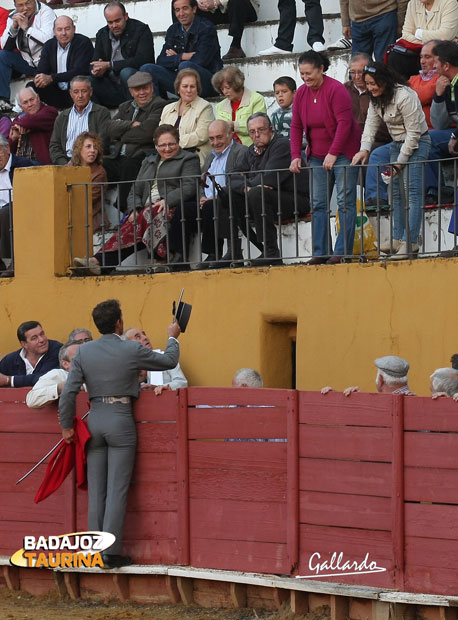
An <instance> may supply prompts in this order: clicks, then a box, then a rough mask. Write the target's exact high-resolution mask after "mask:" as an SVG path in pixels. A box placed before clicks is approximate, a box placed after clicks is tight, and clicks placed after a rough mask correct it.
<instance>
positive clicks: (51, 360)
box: [0, 321, 62, 387]
mask: <svg viewBox="0 0 458 620" xmlns="http://www.w3.org/2000/svg"><path fill="white" fill-rule="evenodd" d="M17 338H18V340H19V342H20V344H21V348H20V349H19V350H18V351H15V352H14V353H8V355H5V357H4V358H3V359H2V361H1V362H0V387H27V386H30V385H34V384H35V383H36V382H37V381H38V379H39V378H40V377H41V376H42V375H44V374H45V373H46V372H48V370H51V369H52V368H59V359H58V354H59V349H60V347H61V346H62V343H60V342H58V341H57V340H48V338H47V336H46V334H45V332H44V330H43V328H42V326H41V324H40V323H39V322H38V321H26V322H25V323H21V324H20V325H19V327H18V328H17Z"/></svg>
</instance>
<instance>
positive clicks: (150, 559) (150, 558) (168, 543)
mask: <svg viewBox="0 0 458 620" xmlns="http://www.w3.org/2000/svg"><path fill="white" fill-rule="evenodd" d="M123 545H124V548H123V550H124V553H125V554H126V555H130V556H131V557H132V558H133V560H134V562H135V563H136V564H152V565H154V564H161V565H162V564H164V565H173V564H178V563H179V562H178V550H177V541H176V537H171V538H161V539H158V540H152V539H148V540H140V539H137V540H131V539H129V538H128V537H126V536H124V542H123Z"/></svg>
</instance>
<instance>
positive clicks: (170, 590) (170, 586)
mask: <svg viewBox="0 0 458 620" xmlns="http://www.w3.org/2000/svg"><path fill="white" fill-rule="evenodd" d="M165 585H166V588H167V594H168V595H169V598H170V600H171V602H172V603H173V604H174V605H176V604H177V603H179V602H180V601H181V595H180V591H179V589H178V585H177V578H176V577H172V576H171V575H167V576H166V578H165Z"/></svg>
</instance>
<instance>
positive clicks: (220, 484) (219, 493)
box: [189, 468, 287, 502]
mask: <svg viewBox="0 0 458 620" xmlns="http://www.w3.org/2000/svg"><path fill="white" fill-rule="evenodd" d="M286 491H287V488H286V472H282V473H277V472H275V473H274V474H271V475H269V476H266V475H265V473H264V472H261V471H257V470H255V471H242V472H241V471H231V470H224V469H217V468H215V469H190V470H189V495H190V497H192V498H201V499H210V500H211V499H215V500H216V499H234V500H242V501H247V502H249V501H254V502H269V501H277V502H285V501H286Z"/></svg>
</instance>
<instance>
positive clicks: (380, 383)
mask: <svg viewBox="0 0 458 620" xmlns="http://www.w3.org/2000/svg"><path fill="white" fill-rule="evenodd" d="M374 364H375V365H376V367H377V375H376V377H375V385H376V386H377V392H379V393H380V394H407V395H408V396H415V394H414V393H413V392H412V391H411V389H410V388H409V386H408V384H407V373H408V372H409V368H410V366H409V362H408V361H407V360H405V359H403V358H402V357H398V356H397V355H385V357H378V358H377V359H376V360H374ZM330 391H332V388H331V387H324V388H323V389H322V390H321V393H322V394H327V393H328V392H330ZM353 392H361V388H359V387H358V386H357V385H352V386H350V387H347V388H346V389H345V390H344V392H343V393H344V395H345V396H350V394H352V393H353Z"/></svg>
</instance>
